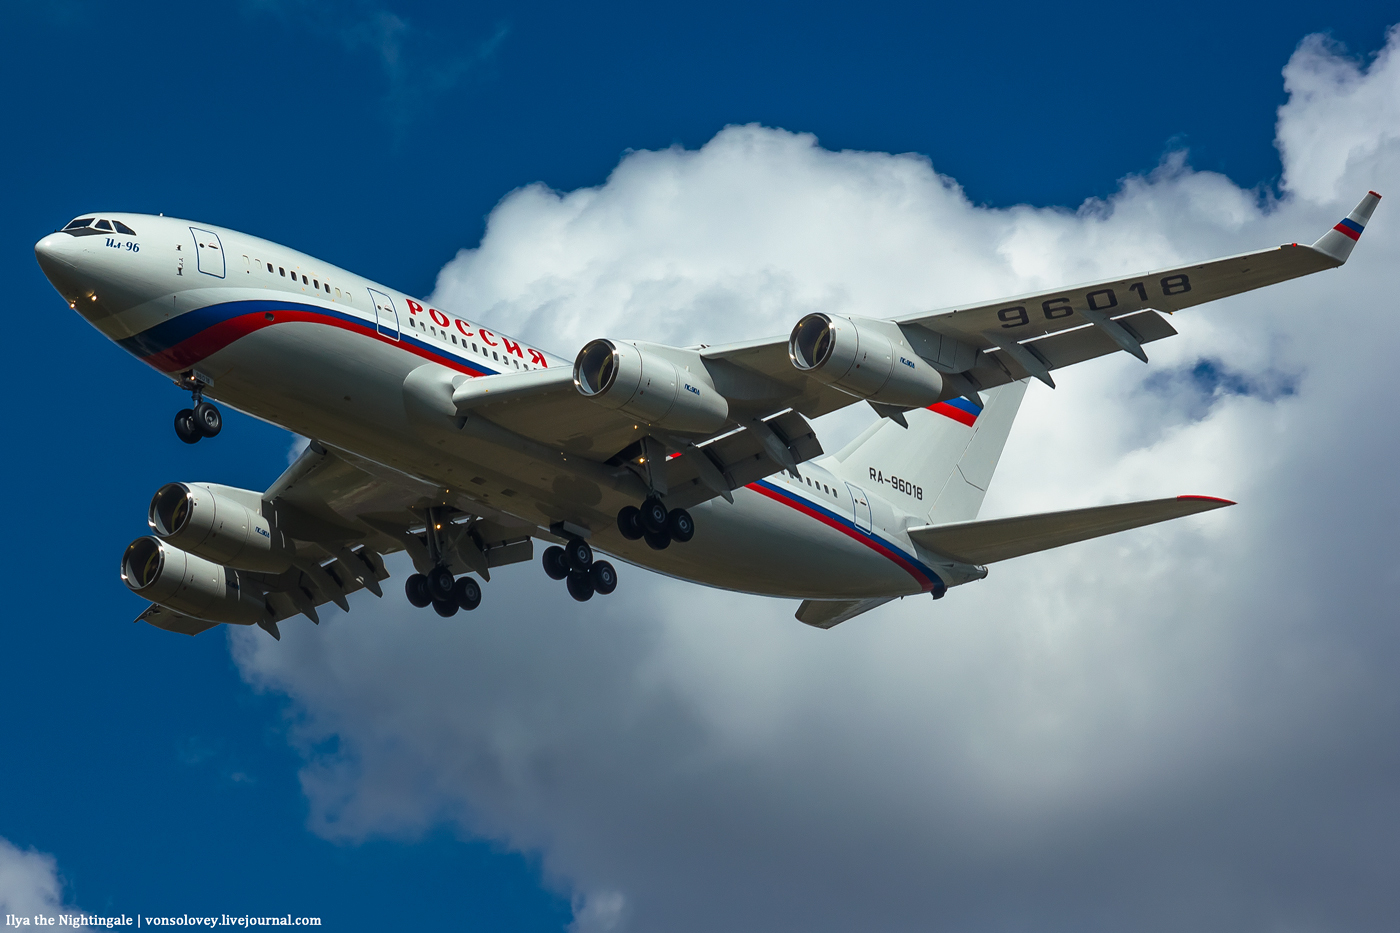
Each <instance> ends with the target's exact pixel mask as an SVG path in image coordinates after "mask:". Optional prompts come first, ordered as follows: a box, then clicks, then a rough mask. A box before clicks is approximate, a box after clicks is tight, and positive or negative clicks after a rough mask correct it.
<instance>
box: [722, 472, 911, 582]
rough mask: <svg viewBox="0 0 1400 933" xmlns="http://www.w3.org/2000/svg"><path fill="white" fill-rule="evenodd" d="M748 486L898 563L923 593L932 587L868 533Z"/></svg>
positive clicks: (759, 487)
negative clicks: (862, 532) (865, 533)
mask: <svg viewBox="0 0 1400 933" xmlns="http://www.w3.org/2000/svg"><path fill="white" fill-rule="evenodd" d="M749 488H750V489H752V490H753V491H754V492H756V493H759V494H760V495H764V496H767V497H768V498H769V499H772V500H773V501H774V502H778V503H781V504H782V505H786V506H788V507H789V508H793V509H797V511H799V512H801V513H802V514H803V515H807V516H809V517H811V518H815V519H816V520H817V521H819V522H821V523H822V524H823V525H827V526H828V527H831V528H835V529H836V530H837V531H839V532H841V533H842V534H844V535H846V536H847V537H848V538H854V539H855V540H856V541H859V542H860V543H861V544H864V545H865V546H866V547H868V548H870V549H871V550H873V551H875V552H876V553H878V554H881V555H883V556H885V557H887V558H889V559H890V560H892V561H894V562H895V563H896V564H898V565H899V566H900V567H901V568H903V569H904V571H905V572H906V573H908V574H909V575H910V576H911V577H913V578H914V579H915V580H916V581H917V582H918V584H919V586H920V587H921V588H922V589H923V591H924V592H925V593H927V592H930V591H931V590H932V589H933V587H934V581H932V580H930V579H929V578H928V575H927V574H925V573H924V572H923V571H921V570H919V568H917V567H915V566H914V565H913V564H911V563H909V561H908V560H906V559H905V558H904V556H903V555H901V554H896V553H895V552H894V551H891V550H890V549H889V548H887V547H885V546H884V545H883V544H881V543H880V542H879V541H876V540H875V539H874V538H872V537H870V536H869V535H864V534H861V533H860V532H859V531H857V530H856V529H854V528H851V527H849V526H847V525H843V524H841V523H840V522H838V521H837V520H836V519H834V518H832V517H831V516H830V515H824V514H822V513H821V512H820V511H818V510H817V509H814V508H812V507H811V506H809V505H807V503H805V502H803V501H802V500H801V499H798V498H796V497H795V496H785V495H783V494H782V493H780V492H778V491H777V490H774V489H769V488H768V487H766V486H763V485H760V484H758V483H749Z"/></svg>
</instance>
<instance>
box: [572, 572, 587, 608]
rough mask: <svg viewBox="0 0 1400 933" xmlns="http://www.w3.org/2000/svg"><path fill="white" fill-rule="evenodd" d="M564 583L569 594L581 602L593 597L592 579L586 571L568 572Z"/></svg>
mask: <svg viewBox="0 0 1400 933" xmlns="http://www.w3.org/2000/svg"><path fill="white" fill-rule="evenodd" d="M566 585H567V586H568V588H569V595H570V596H572V597H573V598H574V599H576V600H578V601H579V602H581V603H586V602H588V601H589V600H590V599H592V598H593V581H592V580H590V579H589V578H588V574H586V573H571V574H569V577H568V581H567V583H566Z"/></svg>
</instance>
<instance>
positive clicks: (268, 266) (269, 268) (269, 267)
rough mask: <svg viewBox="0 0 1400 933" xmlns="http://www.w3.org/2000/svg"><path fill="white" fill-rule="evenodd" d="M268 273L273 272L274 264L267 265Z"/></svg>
mask: <svg viewBox="0 0 1400 933" xmlns="http://www.w3.org/2000/svg"><path fill="white" fill-rule="evenodd" d="M267 271H268V272H271V271H272V263H268V264H267Z"/></svg>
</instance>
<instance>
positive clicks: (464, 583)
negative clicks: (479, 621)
mask: <svg viewBox="0 0 1400 933" xmlns="http://www.w3.org/2000/svg"><path fill="white" fill-rule="evenodd" d="M452 598H453V599H455V600H457V605H459V606H461V607H462V608H463V609H465V610H467V611H468V612H471V611H472V610H473V609H475V608H476V607H477V606H480V605H481V584H480V583H477V582H476V581H475V580H473V579H472V578H471V577H463V578H462V579H460V580H458V581H457V582H456V583H454V584H453V585H452Z"/></svg>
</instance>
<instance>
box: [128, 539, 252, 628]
mask: <svg viewBox="0 0 1400 933" xmlns="http://www.w3.org/2000/svg"><path fill="white" fill-rule="evenodd" d="M122 581H123V582H124V583H126V585H127V586H128V587H130V588H131V591H132V592H133V593H136V594H138V595H140V596H142V597H144V598H146V599H149V600H150V601H151V602H153V603H159V604H160V605H162V606H165V607H166V608H167V609H173V610H175V611H176V612H180V613H183V614H185V615H187V616H193V617H194V618H196V619H204V620H205V621H207V622H231V623H233V624H234V625H253V624H255V623H257V622H258V621H259V620H261V619H262V618H263V617H264V615H265V614H266V612H267V604H266V602H265V601H264V599H263V598H262V596H261V595H259V594H256V593H249V592H246V591H245V590H244V588H243V586H242V585H240V581H239V579H238V571H237V570H234V569H233V568H231V567H225V566H224V565H223V564H216V563H214V562H213V561H208V560H205V559H204V558H202V557H200V556H198V555H196V554H190V553H189V552H187V551H182V550H180V549H179V548H177V547H173V546H171V545H170V544H167V543H166V542H164V541H162V540H160V539H159V538H153V537H151V536H150V535H147V536H146V537H144V538H137V539H136V540H135V541H133V542H131V544H130V545H128V546H127V549H126V553H125V554H123V555H122Z"/></svg>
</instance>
